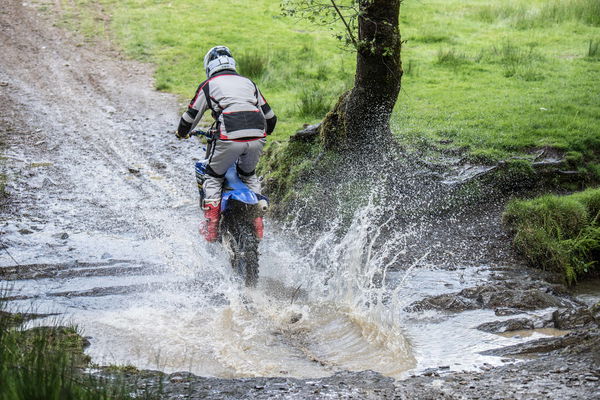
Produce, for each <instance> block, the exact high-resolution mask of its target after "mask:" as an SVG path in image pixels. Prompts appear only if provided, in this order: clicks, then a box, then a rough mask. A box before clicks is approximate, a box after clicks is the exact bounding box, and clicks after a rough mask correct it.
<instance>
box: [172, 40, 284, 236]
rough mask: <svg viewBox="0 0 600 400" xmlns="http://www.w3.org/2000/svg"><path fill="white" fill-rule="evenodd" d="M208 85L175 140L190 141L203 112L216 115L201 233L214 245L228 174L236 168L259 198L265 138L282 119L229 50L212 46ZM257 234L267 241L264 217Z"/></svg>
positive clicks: (200, 88) (258, 221)
mask: <svg viewBox="0 0 600 400" xmlns="http://www.w3.org/2000/svg"><path fill="white" fill-rule="evenodd" d="M204 70H205V71H206V78H207V79H206V81H204V82H202V83H201V84H200V85H199V86H198V90H196V95H195V96H194V98H193V99H192V101H191V102H190V104H189V106H188V109H187V111H186V112H185V113H184V114H183V116H182V117H181V120H180V121H179V127H178V128H177V131H176V135H177V137H178V138H179V139H187V138H189V137H190V132H191V131H192V130H193V129H194V128H195V127H196V125H197V124H198V122H200V119H201V118H202V115H203V114H204V112H205V111H206V110H208V109H210V110H211V113H212V117H213V118H214V120H215V123H216V134H215V137H214V139H215V141H214V142H213V144H212V146H211V149H210V154H208V164H207V166H206V172H207V178H206V180H205V181H204V184H203V189H204V201H203V203H202V209H203V211H204V218H205V220H204V221H203V222H202V223H201V224H200V232H201V234H202V235H203V236H204V238H205V239H206V240H207V241H209V242H214V241H216V240H217V237H218V229H219V219H220V216H221V193H222V189H223V182H224V177H225V173H226V172H227V169H228V168H229V167H230V166H231V165H232V164H233V163H236V168H237V172H238V175H239V176H240V179H241V180H242V181H243V182H244V183H245V184H246V185H247V186H248V187H249V188H250V190H252V191H253V192H255V193H257V194H260V191H261V189H260V182H259V180H258V178H257V177H256V173H255V168H256V164H258V160H259V158H260V155H261V153H262V150H263V146H264V145H265V142H266V139H265V137H266V135H269V134H271V133H272V132H273V130H274V129H275V124H276V123H277V117H276V116H275V113H274V112H273V110H271V107H269V104H268V103H267V101H266V100H265V98H264V97H263V96H262V95H261V93H260V91H259V90H258V87H257V86H256V84H255V83H254V82H252V81H251V80H250V79H248V78H245V77H243V76H241V75H239V74H238V73H237V72H236V63H235V60H234V58H233V57H232V55H231V52H230V51H229V49H228V48H227V47H225V46H216V47H213V48H212V49H210V50H209V51H208V53H206V56H205V57H204ZM254 228H255V232H256V235H257V236H258V237H259V238H262V236H263V231H264V225H263V220H262V217H258V218H256V219H255V220H254Z"/></svg>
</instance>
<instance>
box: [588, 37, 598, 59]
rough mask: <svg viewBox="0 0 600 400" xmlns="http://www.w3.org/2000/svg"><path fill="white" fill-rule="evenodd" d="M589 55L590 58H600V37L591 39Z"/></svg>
mask: <svg viewBox="0 0 600 400" xmlns="http://www.w3.org/2000/svg"><path fill="white" fill-rule="evenodd" d="M587 56H588V58H600V39H598V40H594V39H590V42H589V45H588V52H587Z"/></svg>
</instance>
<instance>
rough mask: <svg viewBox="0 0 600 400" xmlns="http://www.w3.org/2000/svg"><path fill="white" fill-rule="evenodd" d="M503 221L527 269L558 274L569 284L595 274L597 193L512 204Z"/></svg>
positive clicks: (599, 233) (599, 249)
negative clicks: (513, 235)
mask: <svg viewBox="0 0 600 400" xmlns="http://www.w3.org/2000/svg"><path fill="white" fill-rule="evenodd" d="M503 220H504V223H505V224H506V225H507V226H508V227H509V228H510V229H511V230H512V231H513V232H514V234H515V237H514V242H513V243H514V245H515V247H516V249H517V250H518V251H519V252H521V253H522V254H523V255H524V256H525V257H526V258H527V260H528V261H529V263H530V264H531V265H533V266H535V267H540V268H543V269H548V270H553V271H559V272H562V273H564V276H565V279H566V281H567V282H568V283H571V284H572V283H574V282H576V281H577V280H578V279H579V278H581V277H584V276H586V275H588V274H590V273H592V272H597V271H598V270H599V268H598V260H599V259H600V189H588V190H586V191H583V192H579V193H575V194H573V195H570V196H551V195H547V196H542V197H539V198H536V199H533V200H527V201H522V200H516V201H512V202H511V203H509V204H508V206H507V208H506V211H505V213H504V215H503Z"/></svg>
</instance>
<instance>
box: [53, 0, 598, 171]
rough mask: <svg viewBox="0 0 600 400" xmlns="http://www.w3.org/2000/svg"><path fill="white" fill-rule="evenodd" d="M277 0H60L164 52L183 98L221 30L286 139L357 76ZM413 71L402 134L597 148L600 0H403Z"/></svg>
mask: <svg viewBox="0 0 600 400" xmlns="http://www.w3.org/2000/svg"><path fill="white" fill-rule="evenodd" d="M279 3H280V1H279V0H252V1H250V0H230V1H218V0H202V1H199V0H172V1H157V0H119V1H117V0H97V1H91V0H62V8H63V11H64V15H63V20H64V21H65V23H66V24H68V25H70V26H71V27H75V28H77V29H79V30H81V32H82V33H83V34H84V35H85V36H87V37H88V38H89V39H90V40H95V39H96V38H98V37H102V36H104V37H108V38H109V39H111V40H113V41H114V42H116V43H117V45H119V46H120V47H121V48H123V49H124V50H125V51H126V52H127V54H129V55H131V56H132V57H135V58H138V59H141V60H144V61H149V62H152V63H154V64H156V65H157V71H156V86H157V88H158V89H160V90H164V91H169V92H174V93H177V94H179V95H181V96H182V98H186V99H187V98H189V97H191V96H192V95H193V93H194V91H195V89H196V86H197V84H198V83H199V82H200V81H202V80H203V79H204V73H203V71H202V65H201V63H202V57H203V55H204V53H205V51H206V50H207V49H208V48H210V47H211V46H213V45H216V44H226V45H228V46H229V47H230V48H231V49H232V52H233V53H234V56H235V57H236V58H237V59H238V62H239V64H240V66H241V72H242V73H246V74H248V75H250V76H251V77H252V78H253V79H255V80H256V81H257V83H258V84H259V86H260V87H261V89H262V91H263V92H264V94H265V97H267V99H268V100H269V102H270V103H271V105H272V106H273V108H274V109H275V110H276V112H277V113H278V115H279V118H280V119H279V120H280V125H279V128H278V131H277V133H276V135H275V137H276V138H279V139H282V138H285V137H287V136H289V135H290V134H291V133H293V132H294V131H295V130H296V129H297V128H298V127H300V126H301V124H302V123H305V122H306V123H313V122H317V121H319V120H320V119H321V118H322V117H323V115H324V113H325V112H326V110H327V109H328V106H330V105H331V104H332V103H333V102H334V101H335V100H336V98H337V96H338V95H339V94H341V93H342V92H343V91H344V90H345V89H347V88H349V87H350V86H351V84H352V80H353V74H354V65H355V61H354V58H355V56H354V54H353V52H352V51H350V49H344V48H342V46H341V44H340V43H339V42H338V41H337V40H336V39H335V38H334V37H333V32H332V31H331V29H330V27H327V26H316V25H312V24H310V23H309V22H307V21H299V20H295V19H292V18H290V17H283V16H281V12H280V6H279ZM401 32H402V36H403V39H404V40H405V41H406V43H405V44H404V47H403V53H402V59H403V63H404V70H405V75H404V78H403V87H402V92H401V95H400V98H399V100H398V103H397V107H396V111H395V113H394V116H393V120H392V127H393V130H394V133H395V134H396V135H397V136H398V137H399V138H400V139H401V140H402V141H404V142H407V143H412V144H416V145H419V144H421V145H422V144H430V143H433V142H436V141H440V140H442V141H443V142H444V143H448V142H451V143H449V144H446V145H445V146H450V147H466V148H468V149H469V150H470V153H471V154H472V155H474V156H477V157H480V159H483V160H491V159H497V158H502V157H506V156H507V155H509V154H511V153H514V152H522V151H525V150H529V149H531V148H536V147H541V146H553V147H557V148H560V149H565V150H572V151H577V152H580V153H581V154H582V155H583V157H584V159H586V161H592V162H597V159H598V157H599V155H600V0H545V1H542V0H530V1H525V0H513V1H508V2H497V1H490V0H464V1H459V0H422V1H417V0H405V1H404V2H403V3H402V6H401Z"/></svg>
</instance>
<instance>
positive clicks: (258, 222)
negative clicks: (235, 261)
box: [252, 217, 265, 240]
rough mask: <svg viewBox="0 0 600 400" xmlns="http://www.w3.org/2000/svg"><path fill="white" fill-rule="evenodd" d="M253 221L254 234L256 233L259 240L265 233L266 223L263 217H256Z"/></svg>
mask: <svg viewBox="0 0 600 400" xmlns="http://www.w3.org/2000/svg"><path fill="white" fill-rule="evenodd" d="M252 222H253V223H254V234H255V235H256V237H257V238H258V240H262V238H263V236H264V234H265V224H264V223H263V218H262V217H256V218H254V221H252Z"/></svg>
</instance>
